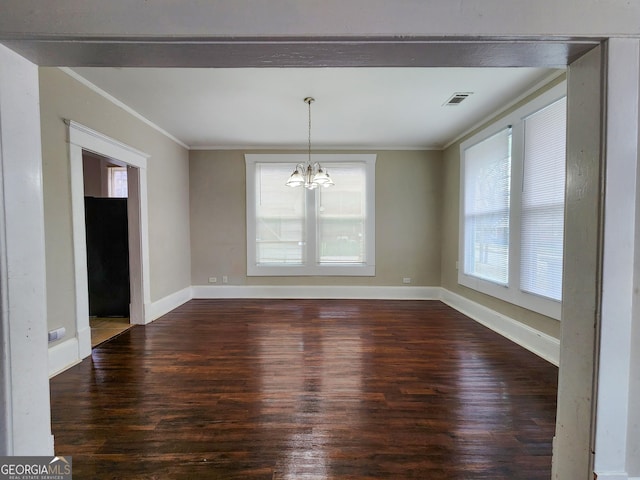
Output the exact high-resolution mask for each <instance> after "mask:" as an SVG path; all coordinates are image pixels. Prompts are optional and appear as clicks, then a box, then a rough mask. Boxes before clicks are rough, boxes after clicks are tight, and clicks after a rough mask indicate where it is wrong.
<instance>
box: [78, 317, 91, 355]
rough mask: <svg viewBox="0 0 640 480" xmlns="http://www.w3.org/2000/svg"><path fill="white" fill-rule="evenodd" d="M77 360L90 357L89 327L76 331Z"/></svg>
mask: <svg viewBox="0 0 640 480" xmlns="http://www.w3.org/2000/svg"><path fill="white" fill-rule="evenodd" d="M77 337H78V358H79V359H80V360H82V359H83V358H87V357H88V356H89V355H91V327H89V326H88V325H87V326H86V327H85V328H83V329H81V330H78V334H77Z"/></svg>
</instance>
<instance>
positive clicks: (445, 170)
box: [441, 75, 565, 339]
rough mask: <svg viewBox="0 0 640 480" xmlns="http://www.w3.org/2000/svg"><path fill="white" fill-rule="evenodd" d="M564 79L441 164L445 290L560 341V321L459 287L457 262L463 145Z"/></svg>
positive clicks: (452, 151)
mask: <svg viewBox="0 0 640 480" xmlns="http://www.w3.org/2000/svg"><path fill="white" fill-rule="evenodd" d="M564 80H565V76H564V75H562V76H560V77H558V78H557V79H555V80H553V81H552V82H550V83H549V84H547V85H545V86H544V87H542V88H541V89H540V90H538V91H537V92H534V93H533V94H531V95H530V96H528V97H527V98H524V99H523V100H522V101H520V102H518V103H517V104H515V105H513V106H512V107H510V108H509V109H508V110H506V111H505V112H502V113H501V114H500V115H498V116H496V117H494V118H492V119H490V120H488V121H487V122H485V123H484V124H483V125H481V126H479V127H478V128H476V129H475V130H474V131H472V132H469V133H468V134H467V135H465V137H463V138H461V139H459V140H458V141H457V142H455V143H454V144H452V145H450V146H449V147H448V148H447V149H445V151H444V153H443V165H442V183H443V189H444V190H443V202H442V209H443V210H442V256H441V261H442V266H441V272H442V278H441V284H442V287H444V288H446V289H447V290H449V291H451V292H454V293H457V294H458V295H461V296H463V297H465V298H468V299H469V300H472V301H474V302H476V303H479V304H480V305H483V306H485V307H488V308H490V309H492V310H495V311H496V312H499V313H501V314H503V315H506V316H507V317H510V318H513V319H516V320H517V321H519V322H522V323H523V324H525V325H527V326H529V327H532V328H534V329H536V330H538V331H540V332H543V333H545V334H547V335H551V336H552V337H555V338H558V339H559V338H560V322H558V321H557V320H555V319H553V318H549V317H547V316H545V315H541V314H539V313H536V312H533V311H531V310H527V309H525V308H521V307H519V306H517V305H513V304H511V303H508V302H505V301H503V300H500V299H497V298H495V297H492V296H490V295H485V294H483V293H480V292H477V291H475V290H473V289H470V288H467V287H464V286H462V285H460V284H458V269H457V263H458V239H459V231H460V144H461V143H462V142H463V141H465V140H466V139H467V138H469V137H471V136H472V135H474V134H475V133H477V132H478V131H480V130H482V129H483V128H486V127H487V126H488V125H490V124H491V123H493V122H495V121H496V120H498V119H499V118H501V117H504V116H506V115H509V114H510V113H511V112H513V111H515V110H517V109H518V108H520V107H521V106H522V105H524V104H526V103H527V102H529V101H531V100H532V99H533V98H535V97H536V96H539V95H540V94H542V93H543V92H545V91H546V90H548V89H550V88H552V87H553V86H555V85H557V84H558V83H560V82H562V81H564Z"/></svg>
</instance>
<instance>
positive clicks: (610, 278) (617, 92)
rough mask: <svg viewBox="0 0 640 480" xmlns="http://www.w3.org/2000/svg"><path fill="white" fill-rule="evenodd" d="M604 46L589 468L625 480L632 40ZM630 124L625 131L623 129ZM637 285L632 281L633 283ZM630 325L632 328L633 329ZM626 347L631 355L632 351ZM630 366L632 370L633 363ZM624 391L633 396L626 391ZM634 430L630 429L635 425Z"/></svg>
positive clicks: (629, 442)
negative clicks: (598, 319) (598, 315)
mask: <svg viewBox="0 0 640 480" xmlns="http://www.w3.org/2000/svg"><path fill="white" fill-rule="evenodd" d="M608 43H609V45H608V49H607V53H608V54H607V67H606V68H607V102H606V108H607V123H606V144H605V161H606V173H605V178H606V184H605V193H606V197H605V201H604V208H605V209H604V252H603V267H602V306H601V309H602V323H601V325H600V362H599V372H598V377H597V378H598V391H597V411H598V415H597V417H596V438H595V451H596V455H595V471H596V473H597V474H598V478H599V479H604V480H608V479H611V480H614V479H618V478H626V476H627V475H628V474H632V473H634V472H631V471H630V468H631V469H634V470H635V474H636V475H637V474H640V471H638V468H637V467H638V465H637V462H638V460H637V457H636V458H634V459H633V465H631V462H629V465H627V459H629V460H631V459H632V457H631V456H628V452H627V450H628V451H629V452H633V451H638V444H639V443H640V438H637V437H634V436H633V435H629V433H630V432H631V431H632V430H633V429H632V428H630V427H632V426H633V422H634V421H637V414H631V412H632V411H634V410H636V411H637V410H638V409H639V408H640V405H639V404H638V403H630V400H632V399H633V396H634V395H635V389H637V388H638V385H634V383H633V381H630V379H631V375H632V374H633V372H632V368H631V367H632V365H633V364H632V360H633V359H634V357H635V356H636V355H637V353H638V352H637V351H638V349H640V345H638V344H637V343H636V344H632V343H631V338H632V333H633V329H634V327H635V328H637V327H638V325H639V324H640V319H639V318H638V317H637V316H634V310H633V309H634V302H633V300H634V296H635V297H637V295H638V293H637V292H636V293H635V294H634V292H633V289H634V259H637V257H638V255H639V254H640V252H639V250H640V244H639V243H637V239H638V238H637V237H636V226H635V221H636V215H637V212H638V210H639V209H640V206H639V205H638V203H637V202H636V199H637V192H638V184H637V183H636V181H637V175H638V174H637V168H638V159H639V158H640V157H639V156H638V152H639V150H638V130H639V129H640V124H639V122H638V111H639V106H640V95H639V93H640V41H638V40H634V39H625V40H622V39H614V40H610V41H609V42H608ZM627 127H631V131H625V128H627ZM636 285H637V284H636ZM634 323H635V326H634ZM634 349H635V350H636V351H635V352H634ZM636 368H637V366H636ZM630 390H631V391H633V392H634V393H633V394H630ZM635 429H636V432H637V426H636V427H635Z"/></svg>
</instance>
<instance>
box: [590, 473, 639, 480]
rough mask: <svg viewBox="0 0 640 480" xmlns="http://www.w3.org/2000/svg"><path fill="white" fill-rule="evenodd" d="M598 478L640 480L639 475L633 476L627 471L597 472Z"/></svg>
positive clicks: (599, 479)
mask: <svg viewBox="0 0 640 480" xmlns="http://www.w3.org/2000/svg"><path fill="white" fill-rule="evenodd" d="M595 473H596V474H597V477H598V480H639V479H638V477H635V478H632V477H629V475H628V474H627V473H626V472H595Z"/></svg>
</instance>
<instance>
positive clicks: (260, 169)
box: [255, 163, 306, 265]
mask: <svg viewBox="0 0 640 480" xmlns="http://www.w3.org/2000/svg"><path fill="white" fill-rule="evenodd" d="M292 168H293V167H292V166H291V165H290V164H277V163H259V164H256V197H255V198H256V205H255V209H256V210H255V211H256V263H257V264H259V265H260V264H262V265H300V264H302V263H304V261H305V258H304V252H305V247H304V240H305V222H306V220H305V197H304V190H305V189H304V188H290V187H287V186H286V185H285V182H286V179H287V178H289V175H291V171H292Z"/></svg>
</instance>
